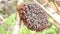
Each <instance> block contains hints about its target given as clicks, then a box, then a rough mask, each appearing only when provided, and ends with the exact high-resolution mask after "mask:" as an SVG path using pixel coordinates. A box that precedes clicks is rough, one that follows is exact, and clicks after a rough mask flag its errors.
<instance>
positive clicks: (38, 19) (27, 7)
mask: <svg viewBox="0 0 60 34" xmlns="http://www.w3.org/2000/svg"><path fill="white" fill-rule="evenodd" d="M17 10H18V13H19V16H20V19H21V20H23V22H24V24H25V25H26V26H27V28H29V29H30V30H34V31H42V30H44V29H46V28H47V27H48V20H47V19H48V18H47V15H46V12H45V11H44V10H43V9H42V8H41V6H39V5H38V4H37V3H35V2H31V1H30V2H29V3H26V4H21V5H20V7H19V9H17Z"/></svg>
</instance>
